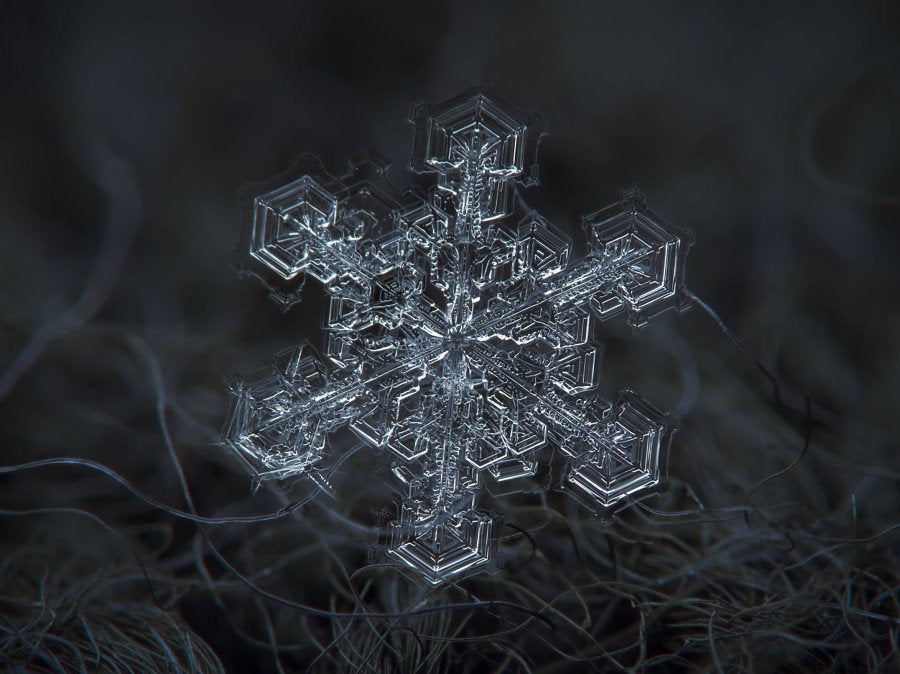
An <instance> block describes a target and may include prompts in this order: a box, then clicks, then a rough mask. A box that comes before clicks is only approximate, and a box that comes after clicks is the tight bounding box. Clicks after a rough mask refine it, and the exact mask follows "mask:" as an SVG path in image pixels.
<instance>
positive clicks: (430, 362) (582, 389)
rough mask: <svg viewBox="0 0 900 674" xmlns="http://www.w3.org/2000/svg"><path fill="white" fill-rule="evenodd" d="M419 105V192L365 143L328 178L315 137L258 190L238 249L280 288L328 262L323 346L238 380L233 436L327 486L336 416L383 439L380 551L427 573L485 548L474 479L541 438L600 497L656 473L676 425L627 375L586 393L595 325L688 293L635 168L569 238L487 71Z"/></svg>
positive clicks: (531, 463)
mask: <svg viewBox="0 0 900 674" xmlns="http://www.w3.org/2000/svg"><path fill="white" fill-rule="evenodd" d="M412 121H413V123H414V126H415V144H414V150H413V157H412V164H411V168H412V170H413V171H415V172H417V173H420V174H435V175H436V181H437V182H436V185H435V186H434V187H433V188H432V189H431V190H430V191H429V192H428V194H423V193H421V192H418V191H416V190H406V191H404V192H401V191H399V190H398V189H396V188H395V187H394V186H393V185H391V184H390V183H389V182H388V181H387V180H386V178H385V175H384V173H385V167H384V166H383V165H382V164H379V162H378V161H377V160H375V159H372V158H369V159H367V160H365V161H362V162H359V163H357V164H355V165H352V166H351V171H350V172H349V174H347V175H345V176H343V177H340V178H338V177H335V176H333V175H329V173H327V172H326V171H325V170H324V169H323V168H322V166H321V165H320V164H319V163H318V162H317V161H316V160H314V159H312V158H307V159H306V160H304V166H303V171H302V172H303V175H301V176H300V177H298V178H296V179H294V180H292V181H291V182H288V183H287V184H284V185H280V186H278V187H277V188H276V189H272V190H271V191H267V192H265V193H263V194H259V195H258V196H256V197H255V199H254V200H253V202H252V208H251V212H250V214H249V217H248V220H247V224H246V227H245V228H244V232H243V235H242V238H241V241H240V243H239V250H240V251H242V252H243V254H244V261H243V264H242V268H243V270H244V271H245V272H247V273H251V274H253V275H256V276H258V277H260V278H261V279H262V280H263V281H264V282H265V283H266V284H267V285H268V286H269V287H270V288H271V289H272V291H273V297H274V298H275V299H277V300H278V301H280V302H282V303H284V304H285V305H290V304H293V303H295V302H297V301H299V291H300V289H301V287H302V283H303V280H304V278H305V277H312V278H314V279H315V280H317V281H318V282H319V283H321V284H322V285H323V286H324V289H325V292H326V294H327V298H328V300H327V301H328V304H327V311H326V315H325V319H324V331H325V335H326V337H325V345H324V349H323V352H322V354H321V355H320V354H319V353H317V352H316V351H314V350H313V349H312V347H311V346H310V345H308V344H302V345H300V346H298V347H297V348H294V349H293V350H290V351H287V352H285V353H283V354H280V355H279V356H277V357H276V359H275V363H274V369H273V371H271V372H267V373H265V374H263V375H261V376H259V377H257V378H255V379H251V380H235V381H234V383H233V385H232V392H233V409H232V413H231V418H230V421H229V423H228V426H227V428H226V431H225V441H226V444H227V445H228V446H229V447H230V448H232V449H233V450H234V452H235V453H237V454H238V455H239V456H241V457H242V458H243V459H244V460H245V461H246V462H247V464H248V465H249V466H250V467H251V469H252V471H253V472H254V473H255V474H256V475H257V477H258V478H259V479H290V478H295V477H298V476H308V477H311V478H312V479H313V480H315V481H317V482H318V484H320V485H321V486H323V487H324V488H329V485H328V482H327V480H326V479H325V469H326V467H327V465H328V463H327V458H328V457H329V454H330V453H331V451H332V444H333V443H331V442H330V441H329V436H333V435H334V434H336V433H338V432H342V431H345V430H346V429H349V430H350V431H352V433H353V434H355V435H356V436H358V437H359V438H360V439H361V440H362V441H363V442H364V443H366V444H367V445H369V446H371V447H372V448H373V449H379V450H381V449H384V450H387V451H386V452H383V454H384V455H386V456H387V458H388V468H389V470H388V471H386V473H387V474H388V475H389V476H390V479H391V480H392V481H393V482H394V484H395V486H396V488H397V489H398V490H399V491H400V492H401V504H400V507H399V512H398V513H397V516H396V517H395V519H394V520H393V521H390V522H388V523H387V524H386V528H385V529H384V537H383V538H384V547H385V549H386V553H387V555H388V557H389V558H391V559H393V560H394V561H395V562H397V563H399V564H401V565H405V566H406V567H409V568H411V569H413V570H415V571H416V572H417V573H418V574H420V575H421V576H422V577H424V578H425V579H427V580H428V581H429V582H431V583H434V584H437V583H440V582H442V581H445V580H455V579H458V578H460V577H462V576H464V575H467V574H469V573H472V572H474V571H476V570H481V569H483V568H485V567H486V566H489V565H491V564H492V563H493V562H494V561H495V559H496V557H497V552H496V545H495V539H496V535H495V534H496V531H495V530H496V527H497V518H496V517H495V516H493V515H491V514H489V513H486V512H484V511H481V510H478V509H477V508H476V505H475V497H476V495H477V493H478V492H479V491H480V490H481V489H482V488H483V487H485V486H487V487H489V488H491V489H494V490H496V488H497V487H509V486H511V485H512V486H514V485H516V484H518V483H520V482H521V481H526V482H527V481H528V480H529V479H531V478H534V477H535V476H536V475H537V474H538V473H539V471H543V470H546V466H547V465H548V464H549V457H550V455H553V456H555V457H558V460H557V461H556V463H558V464H562V466H561V471H562V473H561V475H560V476H559V478H558V480H559V481H558V482H557V484H558V485H559V486H561V487H562V488H564V489H565V490H567V491H568V492H569V493H570V494H572V495H573V496H575V497H576V498H578V499H579V500H580V501H581V502H583V503H585V504H586V505H588V506H590V507H592V508H594V509H595V510H596V511H597V512H598V513H600V514H601V515H603V514H609V513H611V512H613V511H614V510H615V509H616V508H618V507H621V506H622V505H624V504H627V503H628V502H630V501H631V500H633V499H635V498H640V497H642V496H643V495H645V494H647V493H651V492H653V491H654V490H655V489H656V488H657V487H658V485H659V483H660V480H661V468H660V466H661V459H662V458H663V456H664V453H665V452H666V451H667V448H668V444H669V440H670V437H671V434H672V431H673V427H674V424H673V423H672V420H671V418H670V417H669V416H668V415H664V414H662V413H661V412H659V411H658V410H657V409H655V408H654V407H653V406H652V405H650V404H649V403H648V402H646V401H645V400H643V399H642V398H640V397H639V396H638V395H637V394H636V393H634V392H633V391H630V390H626V391H623V392H622V393H621V394H620V397H619V399H618V400H617V401H616V402H614V403H611V402H608V401H606V400H604V399H602V398H601V397H600V396H599V395H598V394H597V393H596V388H597V383H598V368H599V362H600V353H601V347H600V345H599V344H598V343H597V342H595V341H594V327H595V323H596V322H597V321H598V319H599V320H606V319H609V318H612V317H613V316H618V315H622V314H624V315H625V316H626V317H627V320H628V322H629V323H631V324H632V325H633V326H635V327H640V326H642V325H644V324H645V323H646V322H647V321H648V320H649V319H650V318H652V317H653V316H655V315H657V314H659V313H660V312H663V311H665V310H667V309H670V308H672V307H681V306H683V305H684V287H683V284H684V281H683V277H684V265H685V256H686V254H687V250H688V246H689V243H690V239H689V235H688V234H687V232H686V231H684V230H676V229H673V228H672V227H671V226H669V225H667V224H666V223H665V222H664V221H662V220H661V219H660V218H659V217H658V216H657V215H655V214H654V213H653V212H652V211H651V210H649V209H648V208H647V205H646V203H645V199H644V196H643V195H642V194H641V193H640V192H638V191H637V190H636V189H633V190H628V191H626V192H625V193H624V196H623V199H622V201H621V202H619V203H617V204H614V205H612V206H610V207H608V208H606V209H604V210H601V211H598V212H596V213H594V214H592V215H589V216H587V217H585V218H584V221H583V224H584V229H585V232H586V234H587V237H588V244H589V251H588V253H587V254H586V255H585V256H583V257H582V258H581V259H574V258H573V256H572V254H571V243H570V241H569V240H568V238H567V237H566V236H565V235H564V234H563V233H562V232H560V231H559V230H558V229H556V228H555V227H554V226H553V225H552V224H550V223H549V222H548V221H547V220H545V219H544V218H543V217H541V216H540V215H539V214H538V213H536V212H534V211H532V210H530V209H528V208H527V207H525V206H524V202H523V201H522V199H521V198H520V196H519V193H518V188H519V187H520V186H528V185H531V184H534V183H536V182H537V164H536V154H537V149H538V143H539V140H540V138H541V135H542V133H543V125H542V121H541V119H540V118H539V117H538V116H536V115H534V114H526V113H523V112H522V111H521V110H518V109H517V108H515V107H513V106H511V105H510V104H508V103H506V102H505V101H503V100H502V99H501V98H499V97H498V96H497V95H496V93H495V92H494V91H493V90H492V89H491V88H490V87H489V86H488V85H483V84H480V85H476V86H475V87H473V88H472V89H470V90H469V91H467V92H465V93H463V94H461V95H460V96H458V97H456V98H454V99H451V100H449V101H446V102H444V103H441V104H437V105H429V104H425V103H422V104H419V105H418V106H416V107H415V108H414V110H413V118H412ZM501 491H502V489H501Z"/></svg>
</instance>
